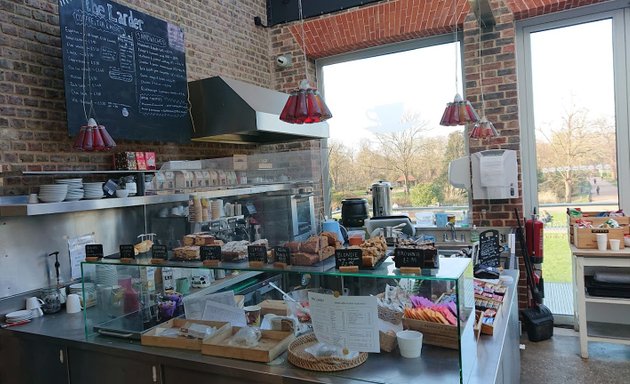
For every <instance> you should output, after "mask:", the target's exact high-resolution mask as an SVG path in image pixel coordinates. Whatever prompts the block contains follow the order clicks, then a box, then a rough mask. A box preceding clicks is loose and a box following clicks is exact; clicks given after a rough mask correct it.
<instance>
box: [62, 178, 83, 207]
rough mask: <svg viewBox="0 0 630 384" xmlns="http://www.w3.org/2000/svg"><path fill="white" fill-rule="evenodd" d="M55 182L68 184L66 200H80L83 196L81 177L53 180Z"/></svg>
mask: <svg viewBox="0 0 630 384" xmlns="http://www.w3.org/2000/svg"><path fill="white" fill-rule="evenodd" d="M55 183H57V184H60V185H63V184H66V185H67V186H68V194H67V195H66V201H74V200H81V199H82V198H83V179H81V178H79V179H60V180H55Z"/></svg>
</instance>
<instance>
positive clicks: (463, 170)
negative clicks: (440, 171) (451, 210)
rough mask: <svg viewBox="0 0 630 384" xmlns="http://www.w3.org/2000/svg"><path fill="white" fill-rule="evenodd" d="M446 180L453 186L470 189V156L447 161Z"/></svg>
mask: <svg viewBox="0 0 630 384" xmlns="http://www.w3.org/2000/svg"><path fill="white" fill-rule="evenodd" d="M448 182H449V183H451V185H452V186H453V187H455V188H462V189H465V190H467V191H470V157H468V156H464V157H460V158H459V159H455V160H453V161H451V162H450V163H448Z"/></svg>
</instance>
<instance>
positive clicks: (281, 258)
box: [274, 247, 291, 265]
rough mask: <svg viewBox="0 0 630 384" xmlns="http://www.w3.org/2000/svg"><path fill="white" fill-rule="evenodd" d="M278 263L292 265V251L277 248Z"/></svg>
mask: <svg viewBox="0 0 630 384" xmlns="http://www.w3.org/2000/svg"><path fill="white" fill-rule="evenodd" d="M274 254H275V256H276V263H284V264H286V265H290V264H291V250H290V249H289V248H287V247H275V248H274Z"/></svg>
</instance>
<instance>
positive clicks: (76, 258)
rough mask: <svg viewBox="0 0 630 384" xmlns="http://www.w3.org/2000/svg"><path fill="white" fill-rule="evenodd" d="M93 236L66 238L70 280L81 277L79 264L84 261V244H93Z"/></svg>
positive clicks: (91, 234)
mask: <svg viewBox="0 0 630 384" xmlns="http://www.w3.org/2000/svg"><path fill="white" fill-rule="evenodd" d="M94 243H96V241H95V240H94V234H93V233H90V234H87V235H83V236H78V237H70V238H68V254H69V255H70V271H71V273H72V280H74V279H78V278H80V277H81V262H82V261H85V246H86V244H94Z"/></svg>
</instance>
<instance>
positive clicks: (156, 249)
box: [151, 244, 168, 260]
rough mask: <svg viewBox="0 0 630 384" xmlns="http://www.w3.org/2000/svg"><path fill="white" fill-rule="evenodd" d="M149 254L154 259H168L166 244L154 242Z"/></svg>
mask: <svg viewBox="0 0 630 384" xmlns="http://www.w3.org/2000/svg"><path fill="white" fill-rule="evenodd" d="M151 255H152V257H153V258H154V259H162V260H166V259H168V249H167V248H166V245H161V244H154V245H153V246H152V247H151Z"/></svg>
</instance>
